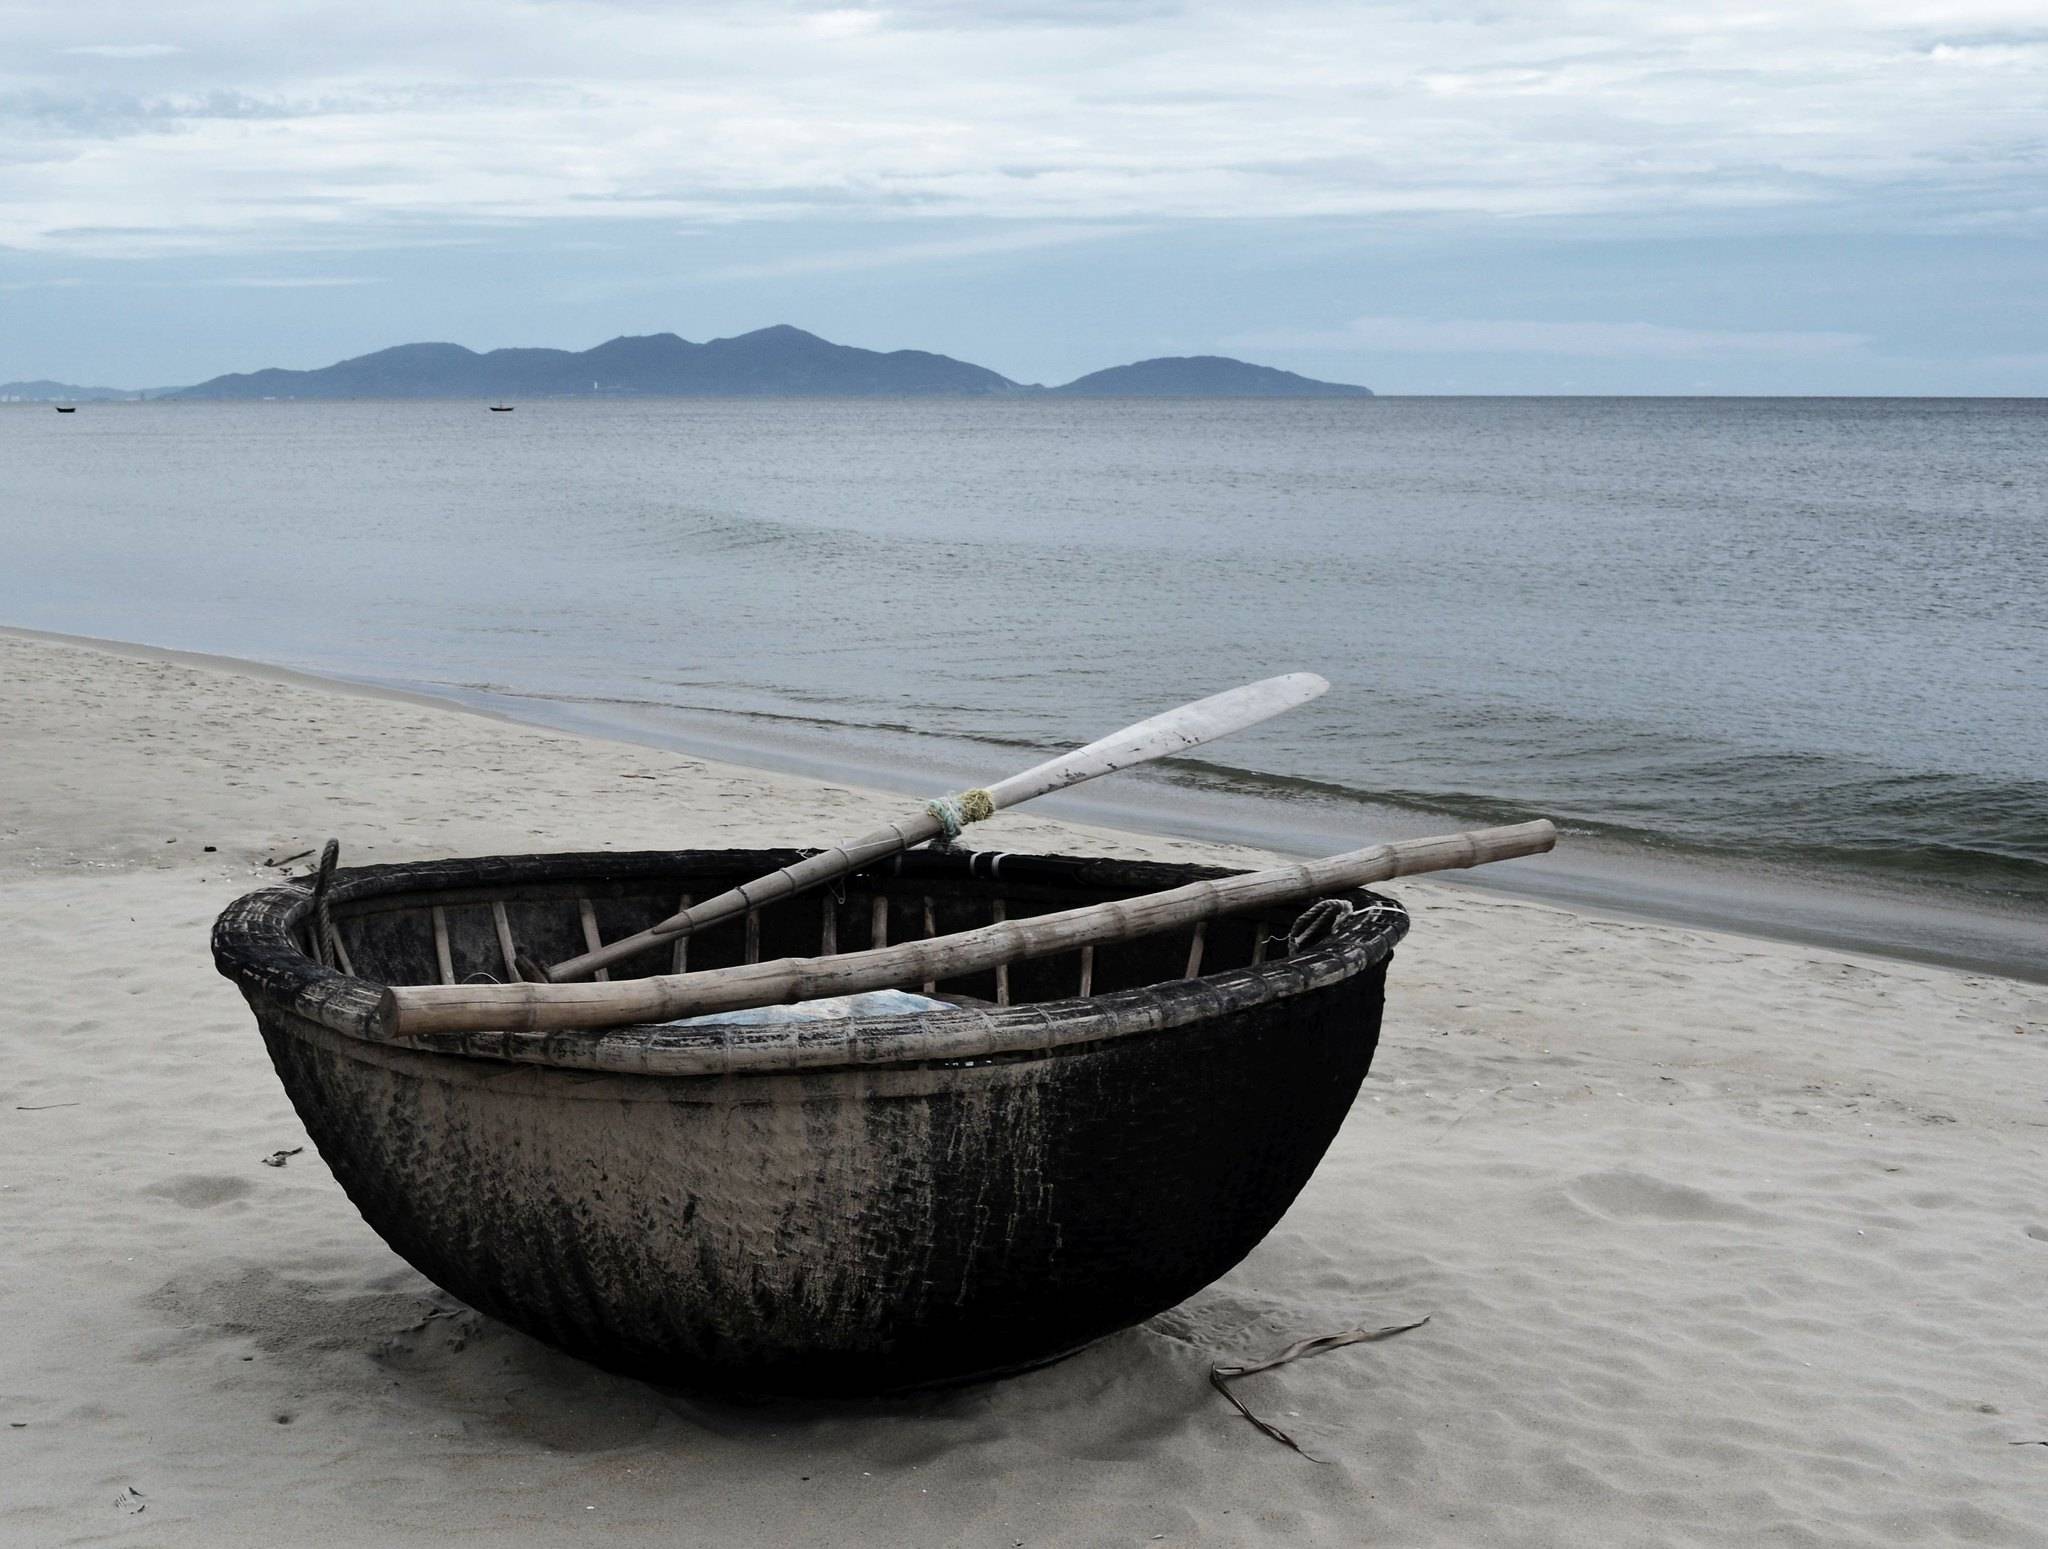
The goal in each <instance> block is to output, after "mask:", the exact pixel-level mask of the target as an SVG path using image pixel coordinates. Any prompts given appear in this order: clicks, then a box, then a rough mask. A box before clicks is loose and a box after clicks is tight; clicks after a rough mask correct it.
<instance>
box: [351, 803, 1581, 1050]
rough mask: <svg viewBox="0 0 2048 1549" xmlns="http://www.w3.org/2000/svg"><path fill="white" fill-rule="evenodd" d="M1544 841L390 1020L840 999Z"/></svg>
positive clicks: (438, 989) (607, 1019)
mask: <svg viewBox="0 0 2048 1549" xmlns="http://www.w3.org/2000/svg"><path fill="white" fill-rule="evenodd" d="M1556 842H1557V830H1556V828H1555V827H1553V826H1552V825H1551V824H1549V823H1547V822H1543V821H1537V822H1534V823H1518V824H1514V825H1512V826H1510V827H1506V828H1487V829H1480V830H1477V831H1475V832H1472V833H1463V834H1449V835H1445V836H1443V837H1441V838H1435V839H1407V840H1402V841H1400V842H1398V843H1394V844H1379V845H1372V846H1370V847H1369V848H1366V849H1363V850H1353V851H1351V852H1350V853H1349V854H1345V855H1337V856H1332V857H1330V858H1329V859H1327V860H1318V861H1303V862H1301V863H1299V864H1297V865H1292V866H1279V867H1275V868H1273V869H1272V870H1270V871H1254V872H1246V873H1243V874H1242V875H1239V876H1234V877H1218V878H1216V879H1214V880H1212V881H1205V882H1192V883H1189V884H1188V885H1187V886H1186V887H1178V888H1173V889H1170V890H1168V891H1166V892H1163V893H1150V894H1146V895H1144V896H1142V897H1138V898H1125V899H1117V900H1113V901H1112V902H1109V903H1103V904H1090V905H1088V906H1086V907H1085V908H1080V909H1068V910H1065V911H1063V912H1061V913H1058V914H1041V915H1034V916H1032V917H1030V918H1028V919H1022V920H1007V921H1004V922H1002V923H1001V924H996V925H987V926H983V927H982V928H981V929H979V930H971V931H963V932H961V933H960V934H958V935H954V936H937V937H933V938H931V939H929V940H925V941H911V942H904V943H902V944H901V945H898V946H893V947H881V948H877V949H874V950H871V951H867V952H850V953H846V954H844V955H842V956H837V957H811V958H800V957H785V958H779V959H777V960H775V961H773V962H767V963H748V964H744V965H742V966H740V967H737V968H719V969H713V970H711V971H709V972H705V973H695V974H671V975H665V976H662V977H659V978H649V979H625V980H619V981H616V982H613V983H611V984H530V983H518V984H470V985H407V986H394V987H393V989H392V991H391V994H392V998H393V1002H394V1005H395V1008H396V1022H395V1025H396V1030H397V1032H398V1034H399V1035H400V1036H401V1037H408V1036H410V1037H417V1036H421V1035H424V1034H429V1033H474V1032H488V1031H494V1030H500V1029H502V1030H505V1031H511V1032H537V1031H553V1030H558V1029H571V1028H594V1027H612V1026H617V1025H619V1024H621V1023H627V1022H665V1021H670V1020H672V1019H674V1018H676V1017H687V1016H702V1015H704V1014H706V1013H709V1012H717V1011H739V1010H744V1009H746V1008H748V1007H752V1006H768V1005H776V1004H780V1003H783V1002H787V1001H797V1000H816V999H819V998H822V997H825V996H832V995H851V994H856V993H858V992H860V991H863V990H876V989H886V988H889V987H891V986H894V985H900V984H914V983H918V982H920V981H923V980H932V981H934V982H936V981H940V980H944V979H951V978H955V977H958V976H959V975H961V974H967V973H977V972H980V971H981V970H983V969H987V968H994V967H997V966H999V965H1002V964H1007V963H1013V962H1018V961H1021V960H1024V959H1027V958H1034V957H1046V956H1050V955H1052V954H1054V953H1058V952H1066V951H1071V950H1074V949H1075V948H1081V947H1090V946H1095V945H1099V944H1101V943H1104V942H1111V941H1125V940H1129V939H1131V938H1133V937H1138V936H1148V935H1153V934H1156V933H1158V932H1160V931H1166V930H1173V929H1176V928H1178V927H1180V926H1183V925H1192V924H1194V923H1195V922H1196V921H1199V920H1206V919H1211V918H1214V917H1215V916H1217V915H1223V914H1235V913H1241V912H1243V911H1246V910H1251V909H1262V908H1270V907H1273V906H1275V905H1278V904H1284V903H1288V902H1291V901H1294V900H1298V899H1307V898H1314V897H1317V896H1320V895H1322V894H1325V893H1331V892H1341V891H1343V890H1345V889H1348V888H1354V887H1363V886H1365V885H1366V884H1368V883H1372V882H1383V881H1386V880H1387V879H1388V878H1390V877H1405V876H1413V875H1415V874H1417V873H1419V872H1428V871H1447V870H1452V869H1455V868H1459V867H1466V866H1479V865H1484V864H1485V863H1487V862H1489V861H1499V860H1507V859H1510V858H1512V857H1514V856H1518V855H1536V854H1540V853H1541V852H1543V851H1545V850H1548V849H1549V848H1550V847H1551V846H1552V845H1554V844H1555V843H1556Z"/></svg>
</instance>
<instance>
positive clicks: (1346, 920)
mask: <svg viewBox="0 0 2048 1549" xmlns="http://www.w3.org/2000/svg"><path fill="white" fill-rule="evenodd" d="M1399 909H1400V906H1399V905H1398V904H1367V905H1366V906H1365V907H1364V908H1363V909H1361V908H1359V907H1358V905H1356V904H1354V903H1352V902H1351V900H1350V899H1348V898H1318V899H1317V900H1316V901H1315V902H1314V903H1312V904H1310V905H1309V906H1308V907H1307V908H1306V909H1304V910H1302V911H1301V913H1300V914H1298V915H1296V916H1295V917H1294V923H1293V924H1292V925H1291V926H1289V927H1288V930H1287V955H1288V956H1289V957H1292V956H1294V955H1295V954H1296V953H1297V952H1299V951H1301V950H1302V948H1304V947H1312V946H1314V945H1315V944H1316V943H1317V942H1318V941H1321V940H1323V938H1325V937H1326V936H1334V935H1336V934H1337V932H1338V931H1340V930H1342V929H1343V928H1344V927H1345V926H1347V925H1349V924H1351V923H1352V922H1353V921H1354V920H1360V921H1363V920H1376V919H1378V918H1379V917H1380V916H1381V915H1383V914H1394V913H1397V912H1399Z"/></svg>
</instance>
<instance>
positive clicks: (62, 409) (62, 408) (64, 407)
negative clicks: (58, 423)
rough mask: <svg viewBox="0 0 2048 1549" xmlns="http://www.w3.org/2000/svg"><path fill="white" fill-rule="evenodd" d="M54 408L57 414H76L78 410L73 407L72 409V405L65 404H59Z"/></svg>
mask: <svg viewBox="0 0 2048 1549" xmlns="http://www.w3.org/2000/svg"><path fill="white" fill-rule="evenodd" d="M56 407H57V412H58V413H59V414H76V413H77V412H78V410H77V409H76V408H74V407H73V406H72V405H70V404H66V403H60V404H58V405H57V406H56Z"/></svg>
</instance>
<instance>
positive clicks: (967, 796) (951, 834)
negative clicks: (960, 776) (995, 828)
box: [924, 786, 996, 850]
mask: <svg viewBox="0 0 2048 1549" xmlns="http://www.w3.org/2000/svg"><path fill="white" fill-rule="evenodd" d="M924 810H925V811H927V812H929V813H930V814H931V815H932V816H933V817H935V818H937V819H938V820H939V826H940V827H941V828H943V829H945V831H946V832H945V834H944V836H943V837H942V838H940V839H939V840H937V841H936V843H937V845H938V847H939V848H940V849H942V850H943V849H944V848H946V846H947V845H950V844H951V843H952V842H953V841H954V840H955V839H958V838H959V837H960V830H961V829H963V828H965V827H966V826H967V825H968V824H969V823H979V822H982V821H983V820H985V819H987V818H992V817H994V816H995V815H996V802H995V798H994V797H993V796H991V795H990V794H989V793H988V791H987V789H986V788H984V787H981V786H976V787H975V788H974V789H973V790H971V791H962V792H961V793H960V794H959V795H958V796H935V797H933V798H932V799H931V800H930V801H928V802H926V803H925V804H924Z"/></svg>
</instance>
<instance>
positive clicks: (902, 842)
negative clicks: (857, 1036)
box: [547, 672, 1330, 984]
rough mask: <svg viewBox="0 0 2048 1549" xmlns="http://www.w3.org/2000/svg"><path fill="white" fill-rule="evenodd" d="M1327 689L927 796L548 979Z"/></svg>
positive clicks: (1250, 703) (1300, 683)
mask: <svg viewBox="0 0 2048 1549" xmlns="http://www.w3.org/2000/svg"><path fill="white" fill-rule="evenodd" d="M1329 686H1330V685H1329V684H1328V683H1327V682H1326V681H1325V680H1324V679H1322V678H1319V677H1317V676H1316V675H1315V674H1314V673H1312V672H1289V673H1283V674H1281V675H1280V676H1279V677H1277V678H1262V679H1261V680H1260V681H1259V682H1257V683H1247V684H1246V685H1245V686H1244V687H1243V688H1233V689H1228V690H1226V691H1225V692H1223V693H1221V694H1211V695H1210V696H1209V697H1208V698H1207V699H1197V700H1196V701H1194V703H1192V704H1185V705H1182V706H1181V707H1180V708H1179V709H1177V710H1168V711H1167V712H1166V713H1165V714H1163V715H1155V716H1153V717H1152V718H1151V719H1150V720H1144V721H1140V722H1138V724H1137V725H1135V726H1126V727H1125V728H1124V729H1123V730H1122V731H1119V732H1112V733H1111V734H1110V735H1109V736H1107V737H1103V738H1100V739H1098V740H1097V741H1094V742H1091V743H1089V744H1088V746H1086V747H1085V748H1076V749H1075V750H1074V751H1073V752H1071V753H1063V754H1061V755H1060V756H1059V757H1058V758H1052V759H1047V760H1046V761H1045V762H1044V763H1042V764H1037V765H1034V766H1033V767H1031V768H1029V769H1026V770H1024V771H1023V772H1022V773H1021V774H1013V775H1011V776H1010V777H1009V779H1007V780H1002V781H999V782H997V783H996V784H994V785H991V786H986V787H984V788H982V789H980V790H973V791H962V792H961V793H960V794H959V795H957V796H946V797H941V798H940V799H939V800H937V801H934V802H930V803H928V804H927V805H926V807H925V809H924V811H922V812H920V813H918V814H917V815H916V816H914V817H909V818H905V819H904V820H903V821H902V822H900V823H891V824H890V825H889V826H888V827H887V828H879V829H876V830H875V832H873V833H871V834H868V835H866V836H865V837H863V838H860V839H849V840H847V841H846V842H845V843H843V844H836V845H834V846H832V848H831V849H829V850H820V851H819V852H818V853H817V854H816V855H813V856H809V857H807V858H806V859H804V860H801V861H798V862H797V863H796V864H795V865H794V866H784V867H783V868H782V869H781V870H780V871H771V872H769V873H768V875H767V876H765V877H757V878H755V879H754V880H753V881H752V882H745V883H742V884H741V885H740V886H738V887H736V888H733V889H732V890H731V891H730V892H725V893H720V894H719V895H718V896H717V897H715V898H707V899H705V900H704V902H702V903H701V904H697V905H694V906H693V907H691V908H688V909H685V910H683V911H682V912H681V913H680V914H672V915H670V916H669V917H668V918H667V919H665V920H663V921H662V922H661V923H660V924H659V925H652V926H649V927H648V928H647V929H646V930H643V931H641V932H640V933H639V934H638V935H636V936H626V937H623V938H621V939H620V940H618V941H614V942H612V943H611V944H610V945H609V946H603V947H599V948H597V949H596V950H595V951H591V952H585V953H584V954H583V955H582V956H580V957H571V958H566V959H564V960H563V961H562V962H559V963H557V964H555V965H554V967H552V968H550V969H548V970H547V977H548V979H549V980H550V981H551V982H553V983H556V984H562V983H566V982H567V981H569V980H572V979H584V978H588V977H589V976H590V975H591V974H593V973H595V972H596V971H597V970H598V969H600V968H609V967H611V966H612V964H614V963H617V962H621V961H623V960H624V959H626V958H629V957H632V956H634V955H635V954H636V953H640V952H644V951H646V950H647V949H648V948H649V947H652V946H658V945H659V944H660V943H662V942H664V941H673V940H675V939H676V937H678V936H687V935H689V934H690V933H691V932H692V931H698V930H702V929H703V928H704V927H705V926H707V925H715V924H716V923H717V922H718V921H720V920H728V919H731V918H732V917H733V916H734V915H736V914H745V913H746V912H747V911H748V910H750V909H759V908H760V907H761V906H762V905H764V904H772V903H774V902H775V901H776V900H777V899H781V898H788V897H789V896H790V895H791V894H793V893H801V892H803V891H804V890H805V889H806V888H813V887H816V886H818V885H819V884H820V883H822V882H830V881H831V880H832V879H833V878H834V877H843V876H845V875H846V874H847V873H849V872H854V871H859V870H860V869H861V868H862V867H863V866H872V865H874V863H875V862H876V861H880V860H887V859H888V858H889V857H890V856H892V855H895V854H898V853H899V852H901V851H904V850H909V849H913V848H915V847H916V846H918V845H921V844H923V843H925V842H926V841H927V840H930V839H936V838H938V837H939V835H941V834H957V833H958V832H959V831H960V829H961V828H962V827H963V826H964V825H966V824H968V823H978V822H980V821H981V820H982V819H983V818H987V817H993V816H994V815H995V814H996V813H998V812H1001V811H1002V810H1003V809H1004V808H1005V807H1014V806H1016V805H1017V804H1018V803H1019V802H1026V801H1029V800H1031V799H1032V797H1034V796H1043V795H1045V794H1046V793H1047V792H1049V791H1063V790H1066V789H1067V788H1068V787H1069V786H1075V785H1079V784H1080V783H1081V782H1082V781H1084V780H1093V779H1094V778H1095V777H1096V776H1097V775H1106V774H1111V773H1113V772H1114V771H1116V770H1119V769H1128V768H1130V767H1131V766H1132V765H1133V764H1143V763H1149V762H1150V761H1151V760H1153V759H1155V758H1165V757H1167V756H1168V755H1169V754H1173V753H1180V752H1184V751H1185V750H1186V749H1188V748H1192V747H1199V746H1200V745H1201V744H1202V743H1205V742H1213V741H1214V740H1215V739H1216V738H1218V737H1221V736H1225V735H1227V734H1228V733H1230V732H1234V731H1242V730H1244V728H1245V727H1247V726H1256V725H1257V724H1258V723H1259V722H1260V721H1263V720H1265V719H1266V718H1267V717H1268V716H1274V715H1278V714H1279V713H1280V712H1281V711H1282V710H1291V709H1293V708H1294V707H1295V706H1296V705H1305V704H1307V703H1308V702H1309V701H1310V700H1311V699H1314V698H1316V697H1317V696H1319V695H1320V694H1322V693H1323V691H1324V690H1326V689H1327V688H1329Z"/></svg>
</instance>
